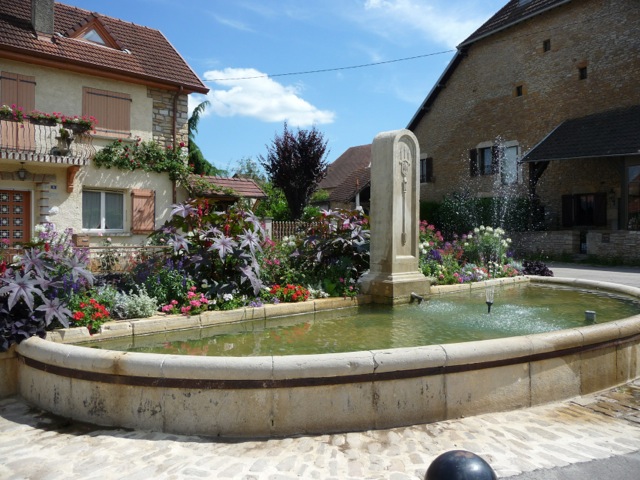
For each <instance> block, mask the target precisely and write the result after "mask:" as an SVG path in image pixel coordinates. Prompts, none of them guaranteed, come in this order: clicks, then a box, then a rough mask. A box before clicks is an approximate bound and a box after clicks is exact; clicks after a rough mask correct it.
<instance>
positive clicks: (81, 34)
mask: <svg viewBox="0 0 640 480" xmlns="http://www.w3.org/2000/svg"><path fill="white" fill-rule="evenodd" d="M66 33H67V36H68V37H69V38H75V39H78V40H82V41H83V42H89V43H95V44H96V45H102V46H105V47H109V48H115V49H117V50H123V48H122V46H121V45H120V44H119V43H118V41H117V40H116V39H115V38H113V36H112V35H111V34H110V33H109V30H108V29H107V27H106V26H105V25H104V24H103V23H102V21H100V17H98V16H96V15H94V14H91V15H90V16H89V17H87V18H86V19H85V20H84V21H83V22H82V23H81V24H80V25H78V27H76V28H74V29H72V30H70V31H67V32H66Z"/></svg>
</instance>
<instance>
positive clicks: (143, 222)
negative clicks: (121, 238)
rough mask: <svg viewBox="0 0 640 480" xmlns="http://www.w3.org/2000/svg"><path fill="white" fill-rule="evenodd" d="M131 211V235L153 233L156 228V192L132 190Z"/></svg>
mask: <svg viewBox="0 0 640 480" xmlns="http://www.w3.org/2000/svg"><path fill="white" fill-rule="evenodd" d="M131 209H132V211H133V213H132V215H131V233H153V231H154V230H155V227H156V192H155V191H153V190H133V191H132V192H131Z"/></svg>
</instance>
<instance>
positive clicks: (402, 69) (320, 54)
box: [63, 0, 507, 173]
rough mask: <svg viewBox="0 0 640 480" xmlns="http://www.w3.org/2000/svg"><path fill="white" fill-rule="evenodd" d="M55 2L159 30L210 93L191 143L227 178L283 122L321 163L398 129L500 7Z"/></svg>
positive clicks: (471, 2)
mask: <svg viewBox="0 0 640 480" xmlns="http://www.w3.org/2000/svg"><path fill="white" fill-rule="evenodd" d="M63 3H67V4H70V5H74V6H76V7H80V8H84V9H87V10H90V11H92V12H98V13H102V14H104V15H109V16H112V17H116V18H120V19H122V20H126V21H129V22H133V23H136V24H139V25H144V26H147V27H151V28H155V29H158V30H160V31H161V32H162V33H163V34H164V35H165V37H167V39H168V40H169V41H170V42H171V44H172V45H173V46H174V47H175V48H176V49H177V50H178V52H179V53H180V54H181V55H182V57H183V58H184V59H185V60H186V61H187V63H188V64H189V65H190V66H191V68H192V69H193V70H194V71H195V72H196V74H198V76H199V77H200V78H201V79H202V80H203V81H204V82H205V84H206V85H207V87H209V88H210V92H209V94H208V95H207V96H206V97H205V96H203V95H196V94H192V95H190V98H189V105H190V109H193V108H194V107H195V106H196V105H198V104H199V103H200V102H202V101H203V100H205V99H206V100H209V101H210V102H211V106H210V107H209V108H208V109H207V110H206V111H205V114H204V116H203V117H202V118H201V120H200V124H199V128H198V134H197V136H196V143H197V144H198V146H199V147H200V148H201V150H202V152H203V153H204V155H205V158H207V160H209V162H210V163H212V164H213V165H215V166H216V167H217V168H221V169H226V170H228V171H229V172H231V173H233V171H234V169H236V168H237V167H238V161H240V160H243V159H251V160H253V161H258V159H259V156H260V155H263V156H266V154H267V147H268V146H270V145H271V144H272V142H273V139H274V138H275V136H276V135H281V134H282V132H283V129H284V122H287V124H288V126H289V128H290V129H291V130H293V131H294V132H295V131H296V130H297V129H298V128H301V129H310V128H312V127H315V128H316V129H317V130H318V131H320V132H321V133H322V135H323V136H324V139H325V140H326V141H327V147H328V155H327V161H329V162H332V161H334V160H335V159H336V158H338V157H339V156H340V155H341V154H342V153H344V151H345V150H347V149H348V148H349V147H352V146H357V145H364V144H368V143H371V142H372V141H373V139H374V137H375V136H376V135H377V134H378V133H380V132H384V131H389V130H397V129H401V128H406V126H407V125H408V124H409V122H410V120H411V118H412V117H413V115H414V114H415V113H416V111H417V110H418V108H419V106H420V104H421V103H422V101H423V100H424V99H425V98H426V96H427V94H428V93H429V92H430V91H431V89H432V88H433V86H434V84H435V82H436V81H437V79H438V78H439V77H440V75H441V74H442V73H443V71H444V69H445V68H446V66H447V64H448V63H449V62H450V61H451V59H452V58H453V55H454V52H455V47H456V45H458V44H460V43H461V42H462V41H463V40H464V39H465V38H466V37H467V36H469V35H470V34H471V33H472V32H473V31H474V30H476V29H477V28H478V27H479V26H480V25H482V24H483V23H484V22H485V21H486V20H487V19H488V18H489V17H490V16H491V15H493V14H494V13H495V12H497V11H498V10H499V9H500V8H501V7H502V6H504V5H505V4H506V3H507V0H188V1H187V0H183V1H182V2H178V1H176V0H108V1H104V0H64V1H63ZM404 59H410V60H404ZM370 64H378V65H371V66H363V65H370ZM354 67H357V68H354ZM319 70H321V71H320V72H318V71H319ZM301 72H315V73H301Z"/></svg>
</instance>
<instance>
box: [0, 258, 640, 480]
mask: <svg viewBox="0 0 640 480" xmlns="http://www.w3.org/2000/svg"><path fill="white" fill-rule="evenodd" d="M552 269H553V270H554V272H555V274H556V276H563V277H565V276H566V277H579V278H594V279H599V280H605V281H613V282H619V283H627V284H632V285H636V286H640V269H601V268H596V269H592V268H591V269H590V268H583V267H575V268H574V267H572V266H570V265H560V264H556V265H552ZM591 275H594V276H591ZM310 408H313V406H310ZM453 449H464V450H470V451H472V452H475V453H476V454H478V455H480V456H482V457H483V458H484V459H485V460H487V461H488V462H489V463H490V464H491V466H492V467H493V468H494V470H495V471H496V473H497V474H498V477H500V478H505V477H510V478H511V479H512V480H516V479H517V480H555V479H562V480H577V479H580V480H584V479H588V480H598V479H608V478H615V479H616V480H638V479H639V478H640V380H638V381H636V382H633V383H631V384H629V385H626V386H624V387H621V388H617V389H612V390H609V391H607V392H602V393H600V394H597V395H590V396H585V397H579V398H574V399H572V400H570V401H566V402H561V403H555V404H550V405H544V406H540V407H535V408H529V409H525V410H519V411H516V412H507V413H498V414H487V415H479V416H475V417H469V418H463V419H459V420H449V421H445V422H437V423H433V424H428V425H418V426H413V427H408V428H397V429H391V430H381V431H372V432H362V433H347V434H337V435H322V436H315V437H299V438H289V439H272V440H264V441H259V440H249V441H220V440H216V439H211V438H204V437H195V436H180V435H170V434H163V433H153V432H146V431H128V430H122V429H101V428H98V427H94V426H90V425H83V424H78V423H69V422H67V421H66V420H64V419H60V418H57V417H53V416H51V415H48V414H45V413H43V412H41V411H39V410H34V409H31V408H30V407H29V406H27V405H25V404H24V403H23V402H22V401H21V400H20V399H19V398H16V397H12V398H8V399H4V400H0V479H3V480H4V479H12V480H13V479H16V480H18V479H34V480H35V479H37V480H61V479H65V480H67V479H101V480H102V479H126V480H133V479H140V480H142V479H144V480H146V479H199V478H210V479H214V478H215V479H242V480H289V479H297V478H302V479H323V480H363V479H380V480H382V479H384V480H416V479H424V476H425V472H426V470H427V468H428V466H429V465H430V463H431V462H432V461H433V459H434V458H435V457H437V456H438V455H439V454H441V453H443V452H446V451H448V450H453Z"/></svg>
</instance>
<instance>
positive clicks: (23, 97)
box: [0, 72, 36, 151]
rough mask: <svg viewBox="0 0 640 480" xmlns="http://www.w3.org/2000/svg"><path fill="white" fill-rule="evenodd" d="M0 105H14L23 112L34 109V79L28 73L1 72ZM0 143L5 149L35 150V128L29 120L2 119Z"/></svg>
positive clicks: (27, 112)
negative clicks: (22, 121) (19, 121)
mask: <svg viewBox="0 0 640 480" xmlns="http://www.w3.org/2000/svg"><path fill="white" fill-rule="evenodd" d="M0 75H1V77H0V105H16V106H17V107H21V108H22V111H23V113H24V114H27V115H28V114H29V113H30V112H31V111H33V110H35V109H36V79H35V77H30V76H28V75H20V74H18V73H11V72H2V73H1V74H0ZM1 128H2V134H1V135H2V138H1V139H0V140H1V142H2V143H1V145H2V146H3V147H4V148H6V149H7V150H19V151H33V150H35V128H34V126H33V125H31V124H30V123H29V122H24V123H20V124H18V123H17V122H9V121H2V126H1Z"/></svg>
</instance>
